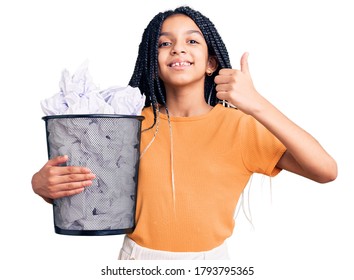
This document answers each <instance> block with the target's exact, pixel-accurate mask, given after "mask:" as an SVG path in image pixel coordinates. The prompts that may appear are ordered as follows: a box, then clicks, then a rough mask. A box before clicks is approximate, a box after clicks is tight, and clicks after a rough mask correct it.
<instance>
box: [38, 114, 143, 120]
mask: <svg viewBox="0 0 354 280" xmlns="http://www.w3.org/2000/svg"><path fill="white" fill-rule="evenodd" d="M73 118H117V119H119V118H125V119H127V118H130V119H138V120H144V119H145V117H144V116H141V115H124V114H63V115H49V116H44V117H42V120H45V121H46V120H50V119H73Z"/></svg>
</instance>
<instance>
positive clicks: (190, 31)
mask: <svg viewBox="0 0 354 280" xmlns="http://www.w3.org/2000/svg"><path fill="white" fill-rule="evenodd" d="M185 34H187V35H190V34H199V35H200V36H202V37H204V36H203V34H202V33H201V32H200V31H199V30H188V31H186V32H185ZM171 35H172V33H171V32H161V33H160V37H161V36H171Z"/></svg>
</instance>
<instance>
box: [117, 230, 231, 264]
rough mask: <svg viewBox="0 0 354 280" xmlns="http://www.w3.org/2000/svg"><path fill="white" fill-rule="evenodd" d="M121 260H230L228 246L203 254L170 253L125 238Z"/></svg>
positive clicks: (120, 255) (222, 245) (224, 244)
mask: <svg viewBox="0 0 354 280" xmlns="http://www.w3.org/2000/svg"><path fill="white" fill-rule="evenodd" d="M118 259H119V260H228V259H229V254H228V250H227V245H226V243H225V242H224V243H223V244H221V245H220V246H218V247H216V248H214V249H212V250H210V251H203V252H169V251H159V250H153V249H149V248H145V247H142V246H140V245H138V244H136V243H135V242H134V241H133V240H131V239H130V238H129V237H127V236H125V237H124V241H123V246H122V249H121V250H120V253H119V257H118Z"/></svg>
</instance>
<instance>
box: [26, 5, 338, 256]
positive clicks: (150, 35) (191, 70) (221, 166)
mask: <svg viewBox="0 0 354 280" xmlns="http://www.w3.org/2000/svg"><path fill="white" fill-rule="evenodd" d="M129 84H130V85H131V86H133V87H139V88H140V90H141V92H143V93H144V94H145V95H146V96H147V101H146V108H145V109H144V110H143V116H144V117H145V120H144V121H143V128H142V129H143V133H142V136H141V160H140V168H139V182H138V195H137V199H138V200H137V209H136V228H135V230H134V232H133V233H131V234H129V235H127V236H126V237H125V239H124V243H123V247H122V249H121V252H120V259H226V258H228V256H227V248H226V245H225V240H226V239H227V238H228V237H229V236H231V234H232V231H233V227H234V218H233V217H234V210H235V207H236V204H237V202H238V199H239V197H240V194H241V193H242V191H243V189H244V188H245V186H246V184H247V182H248V180H249V178H250V176H251V175H252V174H253V173H261V174H265V175H268V176H275V175H276V174H278V173H279V172H280V170H282V169H285V170H288V171H290V172H293V173H296V174H299V175H301V176H304V177H307V178H309V179H312V180H314V181H316V182H320V183H326V182H330V181H332V180H334V179H335V178H336V176H337V166H336V162H335V161H334V160H333V159H332V158H331V156H330V155H328V153H327V152H326V151H325V150H324V149H323V148H322V147H321V145H320V144H319V143H318V142H317V141H316V140H315V139H314V138H313V137H312V136H311V135H310V134H308V133H307V132H306V131H304V130H303V129H301V128H300V127H299V126H297V125H296V124H294V123H293V122H292V121H290V120H289V119H288V118H287V117H286V116H284V115H283V114H282V113H281V112H280V111H279V110H278V109H277V108H275V107H274V106H273V105H272V104H271V103H270V102H269V101H268V100H266V99H265V98H264V97H263V96H261V95H260V94H259V93H258V92H257V90H256V89H255V87H254V85H253V82H252V79H251V75H250V72H249V68H248V54H247V53H245V54H244V55H243V56H242V57H241V63H240V69H238V70H236V69H232V68H231V65H230V62H229V57H228V53H227V50H226V48H225V46H224V44H223V42H222V39H221V38H220V36H219V34H218V32H217V30H216V29H215V27H214V25H213V24H212V23H211V22H210V20H209V19H208V18H206V17H205V16H203V15H202V14H201V13H199V12H197V11H195V10H193V9H191V8H189V7H180V8H177V9H175V10H174V11H166V12H164V13H159V14H157V15H156V16H155V17H154V18H153V19H152V20H151V22H150V23H149V25H148V26H147V28H146V29H145V31H144V34H143V37H142V42H141V44H140V47H139V54H138V58H137V61H136V66H135V70H134V73H133V75H132V78H131V80H130V82H129ZM222 104H223V105H224V106H223V105H222ZM225 104H226V105H225ZM67 159H68V158H67V156H61V157H57V158H54V159H51V160H49V161H48V162H47V163H46V164H45V165H44V166H43V168H42V169H41V170H40V171H39V172H37V173H36V174H34V176H33V178H32V186H33V190H34V192H35V193H37V194H38V195H40V196H42V197H43V198H44V199H45V200H46V201H48V202H51V201H52V199H55V198H59V197H63V196H68V195H73V194H77V193H80V192H82V191H83V190H84V188H85V187H88V186H90V184H91V183H92V180H93V179H94V178H95V175H94V174H92V173H91V172H90V170H88V169H87V168H85V167H77V166H67V167H59V165H60V164H62V163H64V162H66V161H67Z"/></svg>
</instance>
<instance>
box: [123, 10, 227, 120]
mask: <svg viewBox="0 0 354 280" xmlns="http://www.w3.org/2000/svg"><path fill="white" fill-rule="evenodd" d="M175 14H184V15H186V16H188V17H190V18H191V19H192V20H193V21H194V22H195V24H196V25H197V26H198V27H199V29H200V30H201V32H202V33H203V36H204V39H205V41H206V43H207V46H208V50H209V55H211V56H215V57H216V59H217V61H218V68H217V70H216V71H215V72H214V73H213V74H212V75H211V76H206V77H205V85H204V92H205V101H206V102H207V103H209V104H210V105H212V106H215V105H216V104H217V103H218V102H219V101H220V100H219V99H218V98H217V97H216V90H215V83H214V78H215V76H216V75H217V73H218V72H219V70H220V69H221V68H231V63H230V59H229V55H228V52H227V49H226V47H225V44H224V43H223V41H222V39H221V37H220V35H219V33H218V31H217V30H216V28H215V26H214V24H213V23H212V22H211V21H210V20H209V18H207V17H206V16H204V15H202V14H201V13H200V12H198V11H195V10H193V9H191V8H190V7H188V6H183V7H179V8H177V9H175V10H168V11H166V12H161V13H159V14H157V15H156V16H155V17H154V18H153V19H152V20H151V21H150V23H149V24H148V26H147V27H146V28H145V30H144V33H143V36H142V41H141V43H140V45H139V53H138V58H137V60H136V64H135V69H134V73H133V75H132V77H131V79H130V81H129V85H130V86H132V87H139V89H140V91H141V92H142V93H144V94H145V96H146V102H145V106H151V104H152V106H153V107H154V108H155V110H154V116H155V118H154V124H153V125H152V126H154V125H155V123H156V109H157V108H158V105H159V104H163V105H165V106H166V92H165V88H164V85H163V82H162V81H161V80H160V79H159V73H158V59H157V56H158V40H159V36H160V31H161V26H162V23H163V22H164V20H165V19H166V18H167V17H169V16H171V15H175Z"/></svg>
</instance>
